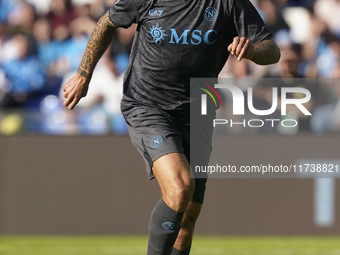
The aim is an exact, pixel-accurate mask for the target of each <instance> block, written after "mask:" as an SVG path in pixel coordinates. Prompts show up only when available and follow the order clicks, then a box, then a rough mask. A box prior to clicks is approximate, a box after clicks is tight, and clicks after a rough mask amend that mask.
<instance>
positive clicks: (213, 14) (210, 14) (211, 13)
mask: <svg viewBox="0 0 340 255" xmlns="http://www.w3.org/2000/svg"><path fill="white" fill-rule="evenodd" d="M217 16H218V11H217V10H216V9H215V8H214V7H208V8H207V9H205V11H204V18H205V20H206V21H210V22H212V21H214V20H216V19H217Z"/></svg>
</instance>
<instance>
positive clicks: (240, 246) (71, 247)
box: [0, 236, 340, 255]
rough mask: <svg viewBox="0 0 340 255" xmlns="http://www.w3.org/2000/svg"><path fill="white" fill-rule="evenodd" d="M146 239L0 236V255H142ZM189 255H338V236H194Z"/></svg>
mask: <svg viewBox="0 0 340 255" xmlns="http://www.w3.org/2000/svg"><path fill="white" fill-rule="evenodd" d="M146 244H147V237H146V236H0V255H145V254H146ZM191 254H192V255H203V254H204V255H340V237H230V236H196V237H195V239H194V244H193V249H192V252H191Z"/></svg>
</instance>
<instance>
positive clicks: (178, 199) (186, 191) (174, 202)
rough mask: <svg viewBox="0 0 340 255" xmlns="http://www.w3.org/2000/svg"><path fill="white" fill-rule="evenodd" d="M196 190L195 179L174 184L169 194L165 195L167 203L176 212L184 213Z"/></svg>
mask: <svg viewBox="0 0 340 255" xmlns="http://www.w3.org/2000/svg"><path fill="white" fill-rule="evenodd" d="M194 189H195V182H194V179H191V178H190V179H189V180H187V181H180V182H178V183H174V185H173V187H172V188H171V190H170V192H168V194H165V201H166V202H167V204H168V205H169V207H171V208H173V209H174V210H178V211H183V210H185V209H186V208H187V206H188V204H189V202H190V200H191V198H192V195H193V192H194Z"/></svg>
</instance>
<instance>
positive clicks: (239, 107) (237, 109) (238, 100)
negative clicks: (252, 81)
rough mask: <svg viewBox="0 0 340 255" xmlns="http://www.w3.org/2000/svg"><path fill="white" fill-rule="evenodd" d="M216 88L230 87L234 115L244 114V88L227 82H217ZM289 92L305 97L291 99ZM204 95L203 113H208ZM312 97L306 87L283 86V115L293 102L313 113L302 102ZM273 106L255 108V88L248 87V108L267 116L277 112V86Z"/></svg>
mask: <svg viewBox="0 0 340 255" xmlns="http://www.w3.org/2000/svg"><path fill="white" fill-rule="evenodd" d="M215 88H219V89H229V90H230V92H231V94H232V96H233V115H244V106H245V100H244V95H243V92H242V90H241V89H240V88H239V87H237V86H235V85H227V84H216V85H215ZM288 93H302V94H305V97H304V98H299V99H291V98H287V94H288ZM203 96H206V95H202V99H201V101H202V102H201V106H202V107H201V114H202V115H206V113H207V110H206V108H207V101H206V98H205V99H204V97H203ZM310 99H311V93H310V92H309V91H308V90H307V89H304V88H282V89H281V115H286V114H287V105H288V104H293V105H296V107H297V108H299V109H300V111H301V112H302V113H303V114H304V115H312V114H311V113H310V112H309V111H308V110H307V109H306V108H305V107H304V106H303V105H302V104H304V103H307V102H308V101H309V100H310ZM272 101H273V103H272V106H271V108H270V109H268V110H257V109H255V107H254V105H253V88H251V87H249V88H248V102H247V103H248V109H249V111H250V112H252V113H253V114H255V115H260V116H265V115H270V114H272V113H274V112H275V110H276V109H277V105H278V94H277V88H273V97H272Z"/></svg>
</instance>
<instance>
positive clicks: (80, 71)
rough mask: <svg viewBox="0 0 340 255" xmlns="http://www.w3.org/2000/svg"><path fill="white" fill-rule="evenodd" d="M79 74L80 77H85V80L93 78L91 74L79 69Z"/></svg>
mask: <svg viewBox="0 0 340 255" xmlns="http://www.w3.org/2000/svg"><path fill="white" fill-rule="evenodd" d="M77 73H79V74H80V75H82V76H84V77H85V78H91V76H92V75H91V74H90V73H88V72H85V71H83V70H81V69H80V68H78V71H77Z"/></svg>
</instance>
